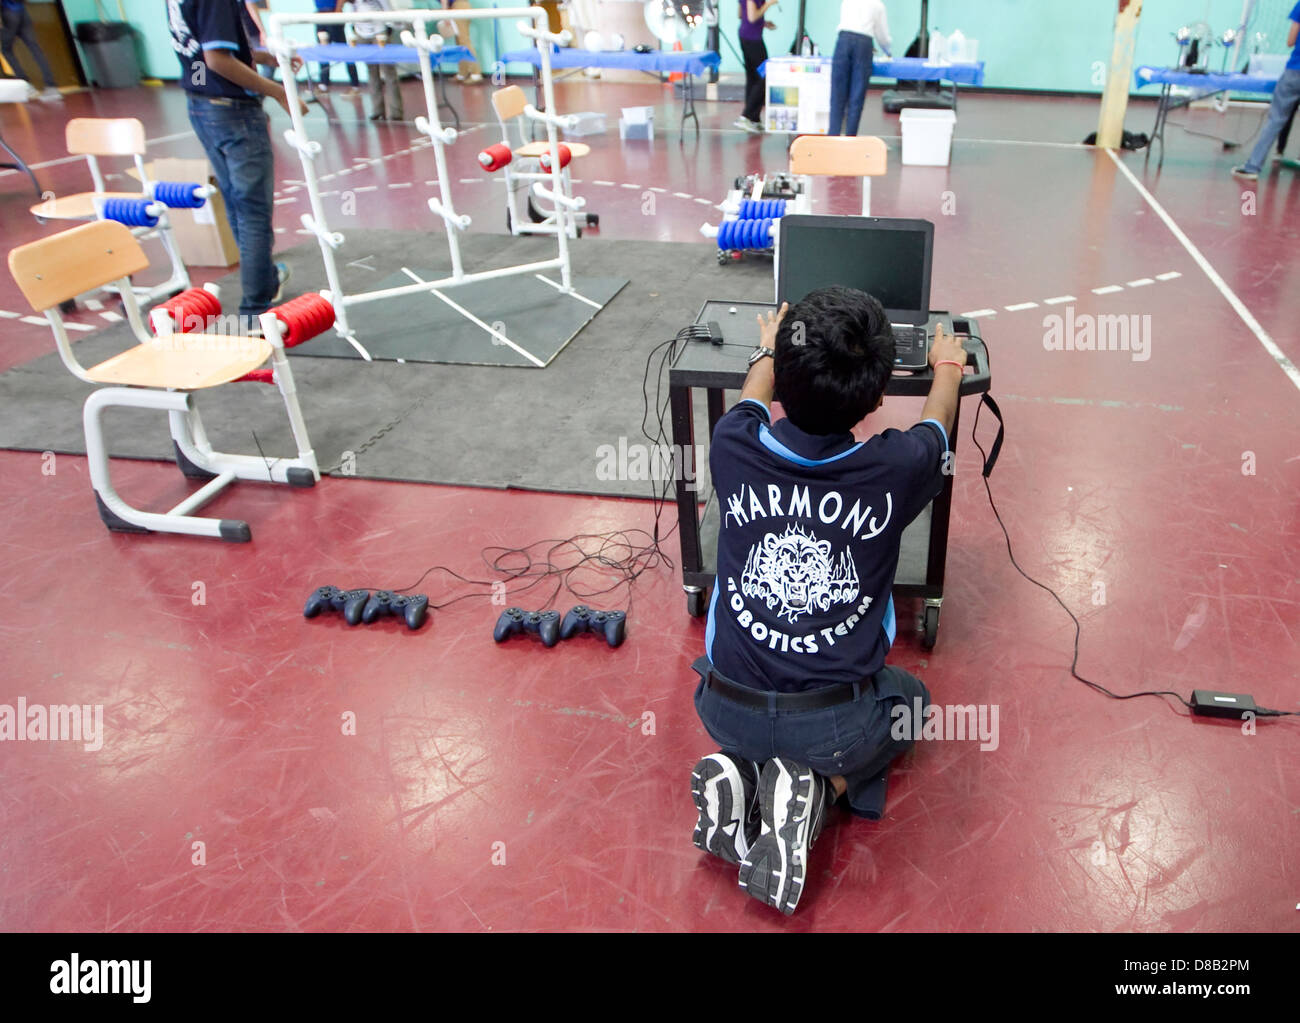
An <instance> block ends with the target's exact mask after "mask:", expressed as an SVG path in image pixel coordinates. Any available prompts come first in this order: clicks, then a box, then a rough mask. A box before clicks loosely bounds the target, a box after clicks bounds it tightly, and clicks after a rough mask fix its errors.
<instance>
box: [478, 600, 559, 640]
mask: <svg viewBox="0 0 1300 1023" xmlns="http://www.w3.org/2000/svg"><path fill="white" fill-rule="evenodd" d="M519 632H535V633H537V636H538V637H539V638H540V639H541V641H542V645H543V646H547V647H553V646H555V644H556V643H558V642H559V641H560V612H558V611H525V610H523V609H522V608H518V607H508V608H506V609H505V610H504V611H502V612H501V617H500V618H498V619H497V624H496V628H494V629H493V630H492V638H493V639H494V640H496V641H497V642H498V643H504V642H505V641H506V640H507V639H509V638H510V637H511V636H513V635H515V634H516V633H519Z"/></svg>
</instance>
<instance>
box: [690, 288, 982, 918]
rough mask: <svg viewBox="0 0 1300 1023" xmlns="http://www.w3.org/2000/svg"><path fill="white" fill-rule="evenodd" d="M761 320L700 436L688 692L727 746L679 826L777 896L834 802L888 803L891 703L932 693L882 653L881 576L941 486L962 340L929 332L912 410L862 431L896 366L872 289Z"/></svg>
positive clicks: (895, 750)
mask: <svg viewBox="0 0 1300 1023" xmlns="http://www.w3.org/2000/svg"><path fill="white" fill-rule="evenodd" d="M760 323H761V326H762V334H763V342H762V346H760V348H759V349H758V351H756V352H755V354H754V357H753V358H752V359H751V369H750V371H749V374H748V376H747V377H746V378H745V386H744V389H743V390H742V392H741V396H740V401H739V402H738V403H737V404H736V405H735V406H734V407H732V408H731V410H730V411H728V412H727V414H726V415H724V416H723V417H722V419H721V420H719V422H718V425H717V428H716V430H715V431H714V434H713V442H712V445H711V448H710V452H709V467H710V471H711V472H712V475H713V484H714V488H715V491H716V493H717V495H718V504H719V509H720V512H721V518H722V522H721V528H720V531H719V536H718V575H717V584H716V586H715V587H714V592H713V601H712V605H711V607H710V609H709V618H708V628H707V631H706V634H705V646H706V653H707V659H706V660H705V661H702V662H697V665H696V667H697V670H699V671H700V674H701V676H702V679H701V682H700V685H699V687H698V688H697V689H696V692H695V707H696V710H697V712H698V713H699V715H700V720H701V721H702V722H703V723H704V727H705V729H706V730H707V731H708V732H709V734H710V735H711V736H712V737H713V739H714V740H715V741H717V742H718V743H719V744H720V745H721V747H722V752H720V753H716V754H713V755H712V756H708V757H705V758H704V759H703V760H701V761H700V762H699V763H698V764H696V766H695V770H694V772H693V773H692V795H693V797H694V800H695V804H696V808H697V809H698V810H699V813H700V819H699V822H698V823H697V825H696V829H695V835H694V841H695V844H696V845H697V846H699V847H700V848H702V849H704V850H706V851H708V852H711V853H713V854H715V855H717V856H720V857H722V858H723V859H725V860H728V861H729V862H732V863H736V864H738V865H739V866H740V876H739V883H740V886H741V887H742V888H744V889H745V890H746V891H747V892H748V893H749V894H750V895H752V896H753V897H755V898H757V899H759V900H760V901H762V902H764V903H766V904H767V905H771V906H775V907H777V908H779V909H781V910H782V911H783V912H785V913H792V912H794V909H795V907H796V906H797V905H798V902H799V896H800V895H801V894H802V891H803V883H804V879H805V877H806V874H807V858H808V851H809V849H810V848H811V846H812V843H813V841H814V840H815V839H816V837H817V835H818V834H819V833H820V831H821V827H822V823H823V821H824V818H825V814H826V811H827V809H828V808H829V806H830V804H831V803H833V802H834V801H835V800H836V799H838V798H839V797H841V796H843V797H845V798H846V800H847V802H848V806H849V809H850V810H851V811H852V812H853V813H854V814H856V815H858V816H863V817H868V818H871V819H879V817H880V815H881V812H882V811H883V808H884V791H885V784H886V780H887V772H888V769H889V764H890V762H891V761H892V760H893V759H894V758H895V757H896V756H898V755H899V754H900V753H903V752H906V751H907V750H908V749H910V748H911V745H912V741H911V740H910V739H904V740H896V739H894V738H893V737H892V736H891V725H892V721H891V716H890V711H891V710H892V708H893V707H894V706H896V705H897V704H899V703H905V704H906V705H907V706H908V707H909V708H911V707H912V706H913V700H915V699H919V700H921V701H922V702H923V704H928V702H929V693H928V691H927V690H926V688H925V686H924V685H923V684H922V683H921V681H920V680H919V679H917V678H915V677H913V676H912V675H909V674H908V673H907V672H905V671H902V670H901V669H899V668H895V667H892V666H888V665H886V664H885V657H886V655H887V654H888V652H889V648H890V646H891V645H892V643H893V641H894V632H895V620H894V605H893V599H892V597H891V592H892V589H893V583H894V572H895V570H896V569H897V567H898V550H899V541H900V538H901V536H902V533H903V530H904V528H905V527H906V526H907V524H908V523H909V522H911V521H912V519H914V518H915V517H916V516H917V515H918V514H919V513H920V512H921V511H922V510H923V509H924V508H925V506H926V505H927V504H928V503H929V502H930V501H931V499H933V498H934V497H935V495H936V494H938V493H939V491H940V489H941V487H942V483H943V475H942V474H943V467H944V463H945V456H946V454H947V452H948V432H949V430H951V429H952V423H953V419H954V417H955V415H956V410H957V400H958V389H959V387H960V383H961V375H962V366H964V365H965V362H966V353H965V350H964V349H963V348H962V346H961V344H960V343H959V342H958V341H956V340H955V339H953V338H952V337H950V336H945V335H944V333H943V331H942V329H940V330H938V331H936V335H935V339H934V342H933V346H932V348H931V350H930V365H931V367H933V370H934V382H933V384H932V385H931V387H930V393H929V397H928V398H927V399H926V402H925V406H924V408H923V410H922V412H921V421H920V422H919V423H917V425H915V426H913V427H912V428H911V429H910V430H906V431H900V430H892V429H891V430H885V431H884V432H883V433H880V434H877V435H876V436H874V437H872V438H871V439H870V440H867V441H865V442H858V441H855V440H854V439H853V434H852V429H853V427H854V426H855V425H856V424H858V423H859V422H861V421H862V419H864V418H865V417H866V416H867V415H868V414H869V413H871V412H873V411H875V409H877V408H878V407H879V406H880V403H881V399H882V396H883V394H884V391H885V386H886V384H887V383H888V382H889V377H890V373H891V372H892V370H893V364H894V339H893V334H892V331H891V328H890V324H889V318H888V317H887V316H886V314H885V311H884V309H883V308H882V307H881V305H880V303H879V302H878V301H877V300H876V299H875V298H873V297H871V296H870V295H867V294H864V293H863V292H861V291H856V290H854V289H851V288H841V287H835V288H825V289H822V290H820V291H815V292H813V293H812V294H810V295H808V296H807V297H806V298H804V299H803V300H802V301H801V302H799V303H798V304H797V305H795V306H794V308H793V309H790V310H789V312H788V315H787V310H786V308H785V307H784V306H783V307H782V309H781V311H780V313H778V314H774V315H773V316H772V317H770V318H769V319H768V320H767V321H766V322H762V321H760ZM774 392H775V394H777V395H779V397H780V400H781V404H782V407H783V408H784V409H785V414H786V418H784V419H782V420H780V421H778V422H776V423H773V422H772V420H771V413H770V411H769V405H770V404H771V402H772V398H773V394H774Z"/></svg>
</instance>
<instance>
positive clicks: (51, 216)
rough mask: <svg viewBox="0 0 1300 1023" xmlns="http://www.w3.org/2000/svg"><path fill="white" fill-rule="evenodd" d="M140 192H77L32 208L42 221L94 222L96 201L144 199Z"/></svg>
mask: <svg viewBox="0 0 1300 1023" xmlns="http://www.w3.org/2000/svg"><path fill="white" fill-rule="evenodd" d="M144 198H146V196H144V195H142V194H141V193H140V192H78V193H77V194H76V195H64V196H59V197H58V198H56V199H46V200H45V201H44V202H41V203H37V204H36V205H35V206H33V207H32V213H33V214H34V215H35V216H38V217H40V218H41V219H42V220H94V219H95V218H96V217H97V216H98V215H99V214H98V213H97V212H96V211H95V200H96V199H144Z"/></svg>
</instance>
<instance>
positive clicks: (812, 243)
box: [776, 215, 934, 324]
mask: <svg viewBox="0 0 1300 1023" xmlns="http://www.w3.org/2000/svg"><path fill="white" fill-rule="evenodd" d="M780 224H781V256H780V265H779V266H778V267H777V289H776V290H777V293H776V300H777V303H778V304H779V303H781V302H789V303H790V304H791V305H794V303H796V302H798V301H799V300H800V299H802V298H803V297H804V296H805V295H807V294H808V293H809V292H811V291H816V290H817V289H818V288H826V287H830V286H831V285H833V284H840V285H843V286H844V287H848V288H858V289H860V290H862V291H865V292H867V293H868V294H871V295H874V296H875V297H876V298H878V299H879V300H880V304H881V305H883V306H884V307H885V311H886V312H887V313H888V314H889V318H890V320H891V321H892V322H894V323H915V324H923V323H925V322H926V319H927V315H928V313H929V309H930V261H931V256H932V250H933V244H934V225H933V224H932V223H930V222H929V221H928V220H895V219H888V218H884V217H828V216H796V215H791V216H787V217H783V218H782V219H781V221H780Z"/></svg>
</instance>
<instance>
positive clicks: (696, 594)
mask: <svg viewBox="0 0 1300 1023" xmlns="http://www.w3.org/2000/svg"><path fill="white" fill-rule="evenodd" d="M707 596H708V592H707V591H705V590H688V591H687V592H686V613H687V614H688V615H690V616H691V617H692V618H703V617H704V613H705V599H704V598H705V597H707Z"/></svg>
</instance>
